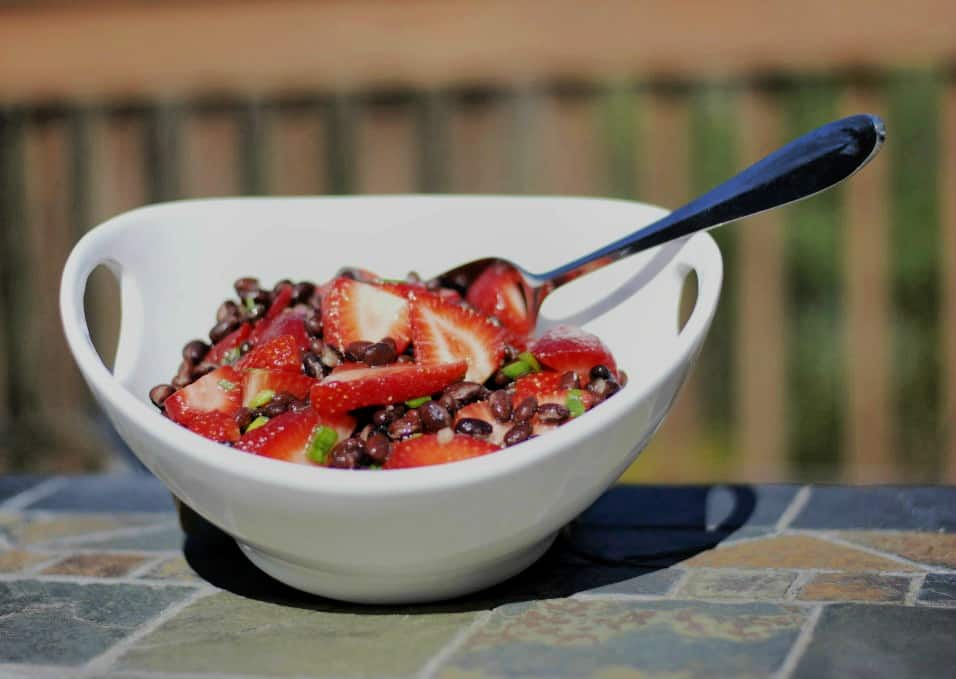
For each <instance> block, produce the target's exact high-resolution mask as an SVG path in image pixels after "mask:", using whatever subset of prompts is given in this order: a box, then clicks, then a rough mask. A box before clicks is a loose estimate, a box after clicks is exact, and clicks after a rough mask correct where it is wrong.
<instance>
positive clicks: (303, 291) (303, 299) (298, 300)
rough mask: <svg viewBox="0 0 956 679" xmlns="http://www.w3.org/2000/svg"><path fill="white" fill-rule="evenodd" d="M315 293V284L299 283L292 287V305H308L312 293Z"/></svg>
mask: <svg viewBox="0 0 956 679" xmlns="http://www.w3.org/2000/svg"><path fill="white" fill-rule="evenodd" d="M314 292H315V283H310V282H309V281H300V282H299V283H296V284H295V285H293V286H292V303H293V304H308V303H309V299H310V298H311V297H312V293H314Z"/></svg>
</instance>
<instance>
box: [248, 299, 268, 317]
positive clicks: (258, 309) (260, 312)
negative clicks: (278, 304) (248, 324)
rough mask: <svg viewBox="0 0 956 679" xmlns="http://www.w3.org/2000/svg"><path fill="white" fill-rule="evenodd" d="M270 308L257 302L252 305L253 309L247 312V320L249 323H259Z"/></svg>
mask: <svg viewBox="0 0 956 679" xmlns="http://www.w3.org/2000/svg"><path fill="white" fill-rule="evenodd" d="M268 311H269V307H268V306H266V305H265V304H263V303H262V302H256V303H255V304H253V305H252V308H251V309H249V310H247V311H246V320H249V321H258V320H259V319H260V318H262V317H263V316H265V315H266V313H268Z"/></svg>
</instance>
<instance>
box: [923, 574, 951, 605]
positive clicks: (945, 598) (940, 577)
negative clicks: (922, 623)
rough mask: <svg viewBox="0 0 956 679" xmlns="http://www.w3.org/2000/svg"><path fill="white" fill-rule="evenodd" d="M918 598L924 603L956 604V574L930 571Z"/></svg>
mask: <svg viewBox="0 0 956 679" xmlns="http://www.w3.org/2000/svg"><path fill="white" fill-rule="evenodd" d="M917 600H918V601H921V602H924V603H931V604H937V605H947V606H956V575H954V574H950V573H929V574H928V575H927V576H926V579H925V580H924V581H923V586H922V587H921V588H920V591H919V596H918V597H917Z"/></svg>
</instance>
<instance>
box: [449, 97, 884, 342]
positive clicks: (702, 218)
mask: <svg viewBox="0 0 956 679" xmlns="http://www.w3.org/2000/svg"><path fill="white" fill-rule="evenodd" d="M885 139H886V127H885V126H884V124H883V121H882V120H880V119H879V118H878V117H877V116H874V115H868V114H861V115H854V116H850V117H848V118H843V119H842V120H836V121H834V122H831V123H827V124H826V125H823V126H822V127H818V128H817V129H815V130H813V131H812V132H809V133H807V134H805V135H803V136H802V137H799V138H797V139H795V140H793V141H792V142H790V143H789V144H787V145H786V146H783V147H782V148H780V149H777V150H776V151H774V152H773V153H771V154H770V155H769V156H767V157H766V158H764V159H763V160H760V161H758V162H757V163H755V164H753V165H751V166H750V167H748V168H747V169H746V170H744V171H743V172H741V173H740V174H738V175H736V176H735V177H733V178H731V179H728V180H727V181H725V182H724V183H723V184H720V185H719V186H717V187H715V188H713V189H711V190H710V191H708V192H707V193H705V194H704V195H702V196H701V197H700V198H697V199H696V200H694V201H692V202H690V203H688V204H687V205H685V206H684V207H681V208H679V209H677V210H674V211H673V212H671V213H670V214H669V215H667V216H666V217H664V218H662V219H659V220H658V221H656V222H654V223H652V224H649V225H647V226H644V227H641V228H640V229H638V230H637V231H635V232H634V233H632V234H631V235H629V236H625V237H624V238H621V239H619V240H616V241H614V242H613V243H611V244H609V245H605V246H604V247H603V248H600V249H598V250H595V251H594V252H592V253H590V254H588V255H585V256H584V257H581V258H580V259H576V260H574V261H573V262H570V263H568V264H565V265H564V266H559V267H558V268H556V269H552V270H551V271H547V272H545V273H541V274H535V273H531V272H530V271H527V270H526V269H524V268H522V267H520V266H518V265H517V264H514V263H513V262H510V261H508V260H506V259H500V258H498V257H488V258H485V259H478V260H475V261H472V262H468V263H467V264H462V265H461V266H456V267H455V268H453V269H450V270H448V271H446V272H445V273H443V274H440V275H439V276H436V277H435V279H434V280H435V281H437V282H438V283H440V284H442V285H445V286H450V287H453V288H457V289H458V290H460V291H462V292H463V293H464V292H465V291H466V290H467V289H468V287H469V286H470V285H471V283H472V282H473V281H474V280H475V279H477V278H478V276H480V275H481V274H482V273H483V272H484V271H486V270H487V269H488V268H489V267H498V268H499V269H500V270H501V272H502V274H503V275H506V273H507V271H506V270H508V269H512V270H514V271H516V272H518V273H519V274H520V277H518V276H515V277H514V280H517V281H519V285H520V287H521V288H522V292H523V294H524V299H525V305H526V307H527V312H528V323H529V325H530V326H531V327H534V322H535V321H537V318H538V311H539V309H540V308H541V303H542V302H543V301H544V298H545V297H547V296H548V295H549V294H550V293H551V292H552V291H554V290H555V289H556V288H558V287H560V286H562V285H564V284H565V283H567V282H568V281H572V280H574V279H575V278H577V277H579V276H582V275H584V274H586V273H589V272H591V271H595V270H596V269H600V268H601V267H603V266H607V265H608V264H610V263H611V262H614V261H616V260H618V259H621V258H623V257H627V256H628V255H633V254H635V253H637V252H641V251H642V250H646V249H648V248H651V247H654V246H655V245H660V244H661V243H666V242H668V241H671V240H674V239H676V238H680V237H682V236H686V235H688V234H691V233H695V232H697V231H702V230H704V229H712V228H714V227H717V226H721V225H723V224H727V223H729V222H733V221H736V220H738V219H742V218H744V217H750V216H751V215H755V214H758V213H760V212H763V211H764V210H769V209H771V208H775V207H779V206H781V205H786V204H787V203H793V202H795V201H798V200H802V199H803V198H807V197H808V196H812V195H813V194H815V193H819V192H820V191H823V190H825V189H828V188H830V187H831V186H835V185H836V184H839V183H840V182H842V181H843V180H844V179H846V178H847V177H849V176H851V175H852V174H854V173H855V172H857V171H858V170H859V169H860V168H862V167H863V166H864V165H866V164H867V163H868V162H870V160H872V159H873V157H874V156H876V154H877V152H879V150H880V147H881V146H882V145H883V142H884V140H885Z"/></svg>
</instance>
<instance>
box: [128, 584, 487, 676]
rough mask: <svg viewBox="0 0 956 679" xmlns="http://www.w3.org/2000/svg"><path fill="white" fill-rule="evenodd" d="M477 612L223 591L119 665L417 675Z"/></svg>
mask: <svg viewBox="0 0 956 679" xmlns="http://www.w3.org/2000/svg"><path fill="white" fill-rule="evenodd" d="M474 616H475V614H474V613H435V614H431V615H407V614H405V613H404V612H403V611H402V610H401V609H397V610H393V611H392V612H360V609H356V610H354V611H334V610H315V609H309V608H298V607H289V606H280V605H277V604H274V603H269V602H264V601H257V600H254V599H246V598H242V597H238V596H235V595H233V594H228V593H219V594H214V595H212V596H208V597H204V598H201V599H199V600H198V601H196V602H194V603H193V604H191V605H190V606H188V607H187V608H186V609H184V610H183V611H182V612H180V613H179V615H177V616H176V617H175V618H173V619H172V620H169V621H167V622H165V623H164V624H163V625H161V626H160V627H159V628H158V629H156V630H155V631H154V632H153V633H152V634H149V635H147V636H146V637H144V638H142V639H140V640H139V641H138V642H137V643H136V644H135V645H134V646H133V648H132V649H130V650H129V651H128V652H127V653H126V655H125V656H124V657H122V658H121V659H120V661H119V667H120V668H122V669H136V670H161V671H163V672H203V671H209V670H210V669H215V671H217V672H221V673H226V674H228V673H237V674H246V673H248V674H257V675H268V676H277V677H288V676H302V675H306V676H310V677H405V676H412V675H415V674H416V673H418V672H419V671H420V670H421V669H422V667H423V666H424V665H425V663H426V662H427V661H428V660H429V659H430V658H431V657H432V656H433V655H435V654H436V653H437V652H438V651H439V650H440V649H441V648H442V647H443V646H444V645H445V644H447V643H448V641H449V640H450V639H451V638H452V636H454V635H455V634H456V633H458V632H459V631H460V630H461V629H462V628H463V627H464V626H466V625H468V624H470V623H471V622H472V620H473V618H474Z"/></svg>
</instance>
